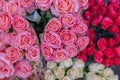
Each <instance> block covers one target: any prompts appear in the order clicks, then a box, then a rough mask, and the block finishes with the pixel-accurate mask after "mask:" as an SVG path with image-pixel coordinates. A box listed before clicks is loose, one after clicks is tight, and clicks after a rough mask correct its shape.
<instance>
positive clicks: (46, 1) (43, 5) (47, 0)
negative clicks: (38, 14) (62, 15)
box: [35, 0, 53, 11]
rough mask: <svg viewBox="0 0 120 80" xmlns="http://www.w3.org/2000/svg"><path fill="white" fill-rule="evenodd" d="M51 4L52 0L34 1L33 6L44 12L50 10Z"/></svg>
mask: <svg viewBox="0 0 120 80" xmlns="http://www.w3.org/2000/svg"><path fill="white" fill-rule="evenodd" d="M52 2H53V0H35V5H36V6H37V7H38V8H39V9H41V10H43V11H45V10H48V9H49V8H50V6H51V3H52Z"/></svg>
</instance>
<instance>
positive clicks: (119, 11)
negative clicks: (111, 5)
mask: <svg viewBox="0 0 120 80" xmlns="http://www.w3.org/2000/svg"><path fill="white" fill-rule="evenodd" d="M116 13H117V15H118V16H120V8H119V9H118V10H117V12H116Z"/></svg>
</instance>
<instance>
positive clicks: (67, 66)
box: [60, 59, 73, 68]
mask: <svg viewBox="0 0 120 80" xmlns="http://www.w3.org/2000/svg"><path fill="white" fill-rule="evenodd" d="M72 65H73V61H72V59H67V60H64V61H62V62H61V63H60V66H63V67H65V68H69V67H70V66H72Z"/></svg>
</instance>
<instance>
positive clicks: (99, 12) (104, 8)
mask: <svg viewBox="0 0 120 80" xmlns="http://www.w3.org/2000/svg"><path fill="white" fill-rule="evenodd" d="M106 12H107V9H106V7H105V6H101V7H99V10H98V14H101V15H105V14H106Z"/></svg>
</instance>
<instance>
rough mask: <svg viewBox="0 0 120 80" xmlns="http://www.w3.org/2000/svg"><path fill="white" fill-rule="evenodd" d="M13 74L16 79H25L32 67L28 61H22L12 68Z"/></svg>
mask: <svg viewBox="0 0 120 80" xmlns="http://www.w3.org/2000/svg"><path fill="white" fill-rule="evenodd" d="M14 68H15V74H16V75H17V76H18V77H22V78H27V77H28V76H30V74H31V70H32V66H31V64H30V62H29V61H28V60H22V61H19V62H17V63H16V65H15V66H14Z"/></svg>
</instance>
